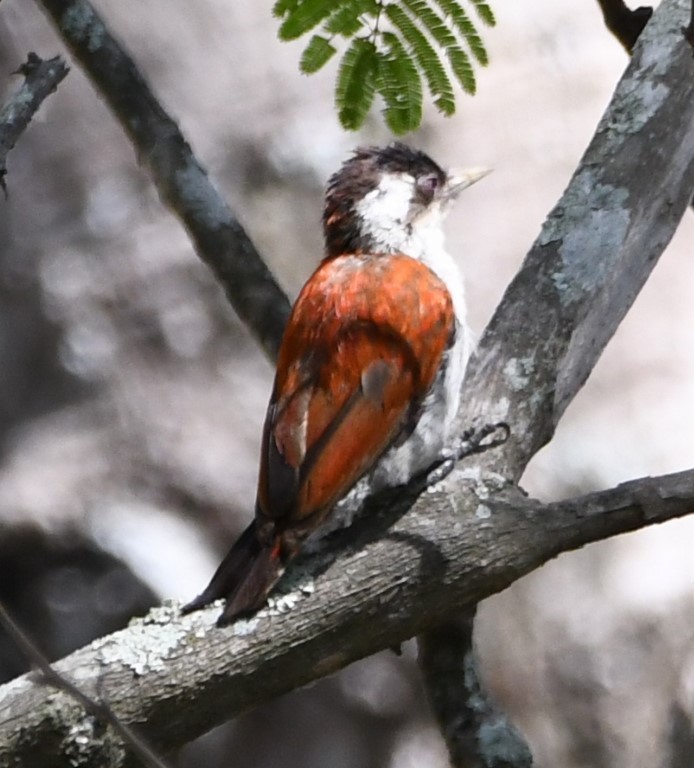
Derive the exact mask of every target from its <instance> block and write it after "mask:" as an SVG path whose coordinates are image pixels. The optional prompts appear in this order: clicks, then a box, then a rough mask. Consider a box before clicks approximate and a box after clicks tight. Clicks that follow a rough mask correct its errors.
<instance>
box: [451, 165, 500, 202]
mask: <svg viewBox="0 0 694 768" xmlns="http://www.w3.org/2000/svg"><path fill="white" fill-rule="evenodd" d="M491 172H492V169H491V168H454V169H452V170H451V171H449V173H448V181H447V183H446V192H447V194H448V196H450V197H456V196H457V195H459V194H460V193H461V192H462V191H463V190H464V189H467V188H468V187H471V186H472V185H473V184H474V183H475V182H477V181H479V180H480V179H483V178H484V177H485V176H488V175H489V174H490V173H491Z"/></svg>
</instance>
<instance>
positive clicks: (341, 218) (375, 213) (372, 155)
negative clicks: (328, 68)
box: [323, 142, 489, 258]
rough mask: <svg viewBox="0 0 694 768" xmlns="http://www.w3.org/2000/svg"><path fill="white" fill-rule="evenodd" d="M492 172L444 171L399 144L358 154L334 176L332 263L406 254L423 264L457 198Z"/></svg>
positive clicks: (326, 227) (326, 225)
mask: <svg viewBox="0 0 694 768" xmlns="http://www.w3.org/2000/svg"><path fill="white" fill-rule="evenodd" d="M487 173H489V171H488V169H482V168H473V169H469V170H467V171H461V172H457V171H449V172H446V171H444V170H443V169H442V168H441V167H440V166H439V165H437V163H435V162H434V161H433V160H432V159H431V158H430V157H429V156H428V155H427V154H425V153H424V152H421V151H420V150H417V149H413V148H412V147H409V146H407V145H406V144H402V143H400V142H397V143H394V144H390V145H389V146H387V147H368V148H360V149H357V150H355V152H354V154H353V155H352V157H350V158H349V159H348V160H347V161H345V163H343V165H342V167H341V168H340V170H339V171H337V173H335V174H333V176H331V178H330V180H329V181H328V187H327V190H326V195H325V207H324V211H323V231H324V234H325V244H326V255H327V257H328V258H331V257H334V256H338V255H340V254H344V253H357V252H367V253H395V252H403V253H406V254H407V255H409V256H412V257H414V258H421V256H422V253H421V252H422V251H423V250H425V249H426V247H427V243H428V242H429V241H430V240H431V239H432V237H435V238H439V239H440V238H441V237H442V232H441V224H442V222H443V218H444V216H445V213H446V211H447V209H448V206H449V204H450V203H451V202H452V201H453V200H455V198H456V197H457V196H458V194H459V193H460V192H461V191H462V190H463V189H465V188H466V187H469V186H470V185H471V184H474V183H475V182H476V181H478V180H479V179H481V178H482V177H483V176H486V175H487Z"/></svg>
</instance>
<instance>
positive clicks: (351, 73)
mask: <svg viewBox="0 0 694 768" xmlns="http://www.w3.org/2000/svg"><path fill="white" fill-rule="evenodd" d="M377 67H378V53H377V51H376V46H375V45H374V44H373V43H372V42H371V41H370V40H364V39H363V38H357V39H356V40H354V41H353V42H352V45H351V46H350V47H349V48H348V49H347V51H346V53H345V55H344V56H343V57H342V61H341V62H340V69H339V71H338V73H337V85H336V87H335V102H336V103H337V109H338V115H339V118H340V123H342V125H343V127H344V128H346V129H347V130H350V131H355V130H356V129H357V128H359V127H360V126H361V125H362V124H363V122H364V120H365V119H366V116H367V114H368V113H369V109H370V108H371V104H372V103H373V99H374V94H375V91H376V82H375V81H376V71H377Z"/></svg>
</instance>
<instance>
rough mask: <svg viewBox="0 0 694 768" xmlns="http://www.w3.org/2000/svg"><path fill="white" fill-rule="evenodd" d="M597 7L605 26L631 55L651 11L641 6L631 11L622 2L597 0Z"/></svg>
mask: <svg viewBox="0 0 694 768" xmlns="http://www.w3.org/2000/svg"><path fill="white" fill-rule="evenodd" d="M598 5H599V6H600V10H601V11H602V15H603V18H604V19H605V26H606V27H607V28H608V29H609V30H610V32H612V34H613V35H614V36H615V37H616V38H617V40H619V42H620V43H621V44H622V45H623V46H624V48H625V49H626V51H627V52H628V53H631V52H632V51H633V50H634V45H636V41H637V40H638V39H639V35H640V34H641V33H642V32H643V30H644V27H645V26H646V24H648V21H649V19H650V18H651V16H652V15H653V9H652V8H649V7H648V6H645V5H642V6H640V7H639V8H636V9H635V10H633V11H632V10H631V9H630V8H628V7H627V6H626V5H625V3H624V2H623V0H598Z"/></svg>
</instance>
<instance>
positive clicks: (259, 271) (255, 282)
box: [37, 0, 289, 359]
mask: <svg viewBox="0 0 694 768" xmlns="http://www.w3.org/2000/svg"><path fill="white" fill-rule="evenodd" d="M37 2H38V3H39V4H40V5H42V6H43V8H44V9H45V10H46V11H47V13H48V14H49V16H50V17H51V19H52V20H53V22H54V23H55V25H56V28H57V29H58V32H59V33H60V34H61V36H62V37H63V39H64V41H65V43H66V44H67V46H68V47H69V48H70V50H71V52H72V54H73V55H74V57H75V58H76V59H77V60H78V61H79V62H80V64H81V65H82V67H83V68H84V70H85V71H86V73H87V74H88V75H89V77H90V78H91V79H92V81H93V82H94V85H95V86H96V87H97V88H98V90H99V92H100V93H101V95H102V96H103V97H104V98H105V99H106V102H107V103H108V105H109V106H110V107H111V109H112V110H113V113H114V114H115V116H116V118H117V119H118V121H119V122H120V124H121V125H122V126H123V129H124V130H125V132H126V133H127V134H128V136H129V137H130V139H131V141H132V142H133V145H134V147H135V151H136V152H137V156H138V158H139V160H140V162H142V163H143V164H144V165H145V166H146V167H147V169H148V170H149V172H150V174H151V176H152V180H153V181H154V183H155V185H156V187H157V189H158V191H159V194H160V196H161V198H162V200H163V201H164V203H165V204H166V205H168V206H169V208H171V210H172V211H173V212H174V213H175V214H176V215H177V216H178V218H179V219H180V220H181V222H182V223H183V225H184V226H185V227H186V229H187V230H188V232H189V234H190V236H191V238H192V240H193V242H194V244H195V248H196V250H197V253H198V255H199V256H200V258H201V259H202V260H203V261H204V262H205V263H206V264H207V265H208V266H209V267H210V268H211V269H212V271H213V272H214V274H215V276H216V277H217V279H218V280H219V282H220V283H221V285H222V287H223V288H224V290H225V292H226V295H227V297H228V298H229V301H230V302H231V304H232V306H233V307H234V309H235V310H236V312H237V313H238V315H239V317H240V318H241V320H243V322H244V323H245V324H246V325H247V326H248V328H249V329H250V330H251V332H252V333H253V334H254V335H255V336H256V338H257V339H258V341H259V342H260V344H261V346H262V347H263V349H264V350H265V352H266V354H267V355H268V356H269V357H270V358H272V359H274V358H275V356H276V353H277V349H278V347H279V342H280V339H281V336H282V331H283V330H284V325H285V322H286V319H287V317H288V315H289V302H288V300H287V297H286V296H285V295H284V293H283V292H282V289H281V288H280V287H279V286H278V285H277V283H276V282H275V279H274V277H273V276H272V273H271V272H270V270H269V269H268V268H267V266H266V265H265V263H264V262H263V260H262V258H261V257H260V256H259V254H258V252H257V251H256V249H255V246H254V245H253V243H252V242H251V241H250V239H249V238H248V235H247V234H246V233H245V232H244V230H243V228H242V227H241V225H240V224H239V222H238V220H237V219H236V217H235V216H234V214H233V213H232V211H231V210H230V208H229V207H228V205H227V204H226V203H225V202H224V200H223V199H222V197H221V196H220V194H219V192H218V191H217V190H216V189H215V188H214V186H213V185H212V183H211V182H210V180H209V178H208V176H207V173H206V172H205V170H204V169H203V168H202V166H201V165H200V163H199V162H198V160H197V159H196V158H195V156H194V155H193V152H192V150H191V148H190V146H189V144H188V142H187V141H186V140H185V138H184V137H183V135H182V134H181V131H180V129H179V128H178V126H177V125H176V123H175V122H174V121H173V120H172V119H171V118H170V117H169V115H168V114H167V113H166V112H165V111H164V109H163V108H162V106H161V105H160V104H159V102H158V101H157V100H156V98H155V97H154V95H153V94H152V92H151V91H150V89H149V86H148V85H147V83H146V82H145V81H144V79H143V78H142V76H141V75H140V73H139V72H138V70H137V68H136V67H135V64H134V63H133V61H132V60H131V59H130V57H129V56H128V54H127V53H126V52H125V51H124V50H123V48H122V47H121V46H120V45H119V43H118V42H117V41H116V40H115V39H114V38H113V37H112V36H111V34H110V33H109V31H108V30H107V28H106V27H105V25H104V23H103V21H102V20H101V18H100V17H99V16H98V14H97V13H96V11H95V10H94V8H92V6H91V5H90V4H89V2H88V0H37Z"/></svg>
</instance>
